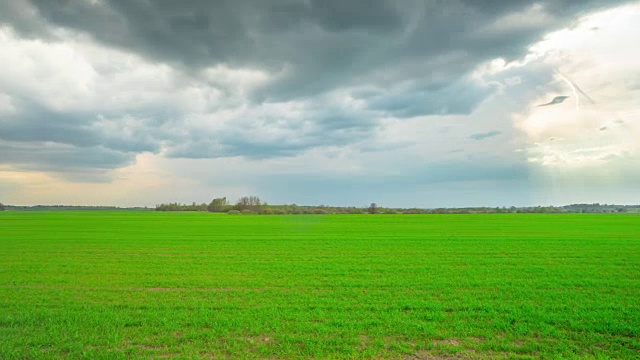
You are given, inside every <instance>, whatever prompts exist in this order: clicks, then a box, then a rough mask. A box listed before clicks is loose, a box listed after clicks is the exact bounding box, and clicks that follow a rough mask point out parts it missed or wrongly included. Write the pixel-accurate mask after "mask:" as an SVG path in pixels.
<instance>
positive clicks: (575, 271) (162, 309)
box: [0, 211, 640, 359]
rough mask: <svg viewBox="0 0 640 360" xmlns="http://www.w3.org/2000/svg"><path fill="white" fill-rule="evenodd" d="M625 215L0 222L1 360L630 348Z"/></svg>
mask: <svg viewBox="0 0 640 360" xmlns="http://www.w3.org/2000/svg"><path fill="white" fill-rule="evenodd" d="M639 339H640V216H637V215H521V214H510V215H506V214H505V215H415V216H414V215H320V216H311V215H308V216H295V215H294V216H232V215H225V214H209V213H157V212H124V211H123V212H107V211H104V212H89V211H87V212H4V213H0V358H1V359H19V358H28V359H40V358H60V357H70V358H90V359H100V358H104V359H117V358H122V359H125V358H160V357H165V358H230V359H242V358H344V359H352V358H392V359H441V358H443V359H444V358H465V359H466V358H468V359H476V358H517V359H526V358H548V359H559V358H599V359H606V358H616V359H634V358H638V357H639V356H640V355H639V354H640V340H639Z"/></svg>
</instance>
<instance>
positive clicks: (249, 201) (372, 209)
mask: <svg viewBox="0 0 640 360" xmlns="http://www.w3.org/2000/svg"><path fill="white" fill-rule="evenodd" d="M155 210H156V211H208V212H218V213H228V214H261V215H286V214H292V215H304V214H317V215H322V214H508V213H524V214H561V213H640V205H607V204H604V205H601V204H598V203H595V204H572V205H566V206H532V207H515V206H512V207H464V208H437V209H422V208H388V207H382V206H378V205H377V204H376V203H371V204H370V205H369V206H366V207H355V206H325V205H318V206H300V205H296V204H291V205H288V204H285V205H270V204H267V203H266V202H264V201H262V200H261V199H260V198H259V197H257V196H245V197H241V198H240V199H238V201H237V202H236V203H235V204H232V203H230V202H229V201H228V200H227V198H226V197H222V198H215V199H213V200H212V201H211V202H210V203H209V204H207V203H201V204H196V203H195V202H194V203H192V204H191V205H189V204H179V203H169V204H159V205H157V206H156V208H155Z"/></svg>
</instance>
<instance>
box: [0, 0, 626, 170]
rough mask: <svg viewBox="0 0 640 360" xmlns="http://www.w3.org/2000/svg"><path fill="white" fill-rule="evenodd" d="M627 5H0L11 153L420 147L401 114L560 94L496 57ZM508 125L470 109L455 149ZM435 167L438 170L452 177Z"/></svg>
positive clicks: (27, 159)
mask: <svg viewBox="0 0 640 360" xmlns="http://www.w3.org/2000/svg"><path fill="white" fill-rule="evenodd" d="M624 3H632V2H631V1H604V0H582V1H575V0H544V1H536V2H532V1H530V0H515V1H496V0H473V1H471V0H453V1H436V0H400V1H388V0H353V1H341V0H262V1H257V0H215V1H209V0H187V1H173V0H158V1H131V0H64V1H62V0H59V1H58V0H12V1H9V0H4V1H3V0H0V57H1V58H2V59H3V64H4V66H3V67H2V68H0V147H1V150H2V154H1V155H0V164H5V165H9V166H13V167H16V168H19V169H27V170H29V169H33V170H42V171H46V172H49V173H58V174H62V176H65V178H67V179H73V176H74V175H73V174H78V178H79V179H81V180H82V181H84V179H86V176H85V175H86V173H91V174H101V175H100V176H104V177H106V178H108V176H109V174H110V172H111V171H112V170H114V169H118V168H123V167H126V166H130V165H131V164H134V163H135V161H136V157H137V156H139V155H141V154H153V155H154V156H157V157H159V158H164V159H221V158H244V159H249V160H252V161H253V160H260V159H279V158H301V157H304V156H305V154H306V153H309V152H311V151H315V150H317V149H325V150H326V151H327V152H328V153H333V152H340V151H360V152H363V153H364V152H376V151H378V152H385V151H387V150H388V149H395V148H396V147H397V144H403V145H402V147H408V146H411V145H412V144H416V143H418V142H419V139H420V137H419V136H409V135H406V134H394V136H397V137H398V139H387V138H388V137H390V136H391V135H389V134H393V129H394V128H398V127H400V128H402V127H403V126H404V125H402V124H403V123H405V124H407V123H411V124H413V123H412V121H414V120H415V119H420V120H419V121H421V122H432V123H433V124H434V125H432V126H431V128H430V130H429V131H430V132H433V131H435V130H434V129H435V128H441V129H449V130H450V129H454V128H452V127H451V126H452V125H451V123H448V122H447V121H448V120H447V119H451V118H456V119H458V117H464V116H469V115H471V114H474V113H475V112H477V111H478V109H479V108H481V107H482V106H483V104H486V103H487V102H488V101H491V99H492V98H493V97H495V96H500V95H501V94H504V92H505V91H507V88H508V87H509V86H516V85H518V84H526V86H527V87H528V90H526V91H525V90H518V91H520V93H519V92H517V91H514V92H513V93H514V95H513V96H521V97H522V98H523V100H519V101H518V102H516V103H515V104H510V105H505V108H504V110H505V111H507V108H508V111H509V112H512V113H516V112H521V111H524V109H526V108H527V106H528V103H529V102H530V101H532V99H531V97H532V96H533V97H538V98H541V97H542V96H548V95H549V94H550V93H551V92H552V91H553V90H559V89H558V87H559V86H560V85H558V84H557V83H555V82H554V81H553V76H554V75H553V74H554V73H553V71H552V69H551V68H550V66H548V65H547V64H544V63H542V62H539V63H538V65H535V64H536V63H535V61H531V62H532V64H534V65H535V66H539V67H540V68H543V70H540V74H539V75H536V76H537V77H536V76H530V77H527V76H528V75H530V74H531V73H532V72H533V71H538V70H536V69H533V70H531V69H529V70H528V71H531V72H530V73H526V72H524V71H521V70H519V69H518V68H517V67H512V68H507V67H506V65H503V67H504V68H503V69H501V70H500V71H493V70H491V69H492V68H491V66H494V65H491V64H494V62H495V61H496V60H500V61H502V64H509V63H510V62H511V61H514V62H515V63H517V62H518V61H522V59H524V58H526V56H527V55H528V54H530V53H531V51H532V50H531V46H532V44H536V43H538V42H540V41H542V40H544V39H545V37H546V36H547V35H548V34H549V33H552V32H553V31H556V30H561V29H566V28H571V27H573V26H575V25H576V24H577V21H578V20H579V19H581V18H582V17H584V16H586V15H588V14H592V13H595V12H597V11H600V10H606V9H609V8H613V7H615V6H619V5H622V4H624ZM528 61H529V60H528ZM534 65H532V67H533V66H534ZM492 71H493V72H492ZM496 72H499V73H500V74H499V75H496ZM510 84H511V85H510ZM521 87H523V86H521ZM525 95H526V96H525ZM525 98H526V100H524V99H525ZM435 119H437V120H435ZM436 121H437V122H438V123H437V124H436V123H435V122H436ZM510 122H511V119H509V118H506V117H492V118H491V119H488V120H487V123H486V124H482V123H472V122H463V121H458V125H456V126H458V128H462V127H467V128H465V129H464V130H456V129H454V130H451V131H452V132H455V134H456V135H455V136H457V139H458V140H457V141H458V143H457V145H456V146H455V148H456V149H461V148H464V149H465V150H464V151H457V152H455V153H454V152H451V149H443V150H442V154H449V155H451V154H458V155H460V154H463V153H468V151H467V150H472V151H484V150H481V149H477V148H475V147H477V146H480V145H478V144H479V143H483V142H482V141H478V140H484V139H488V138H493V137H496V139H501V138H502V137H503V136H500V137H499V138H498V137H497V135H504V136H505V137H506V136H510V131H511V129H509V127H510ZM463 123H464V124H463ZM416 126H418V125H416ZM486 129H493V130H491V131H488V132H487V130H486ZM449 130H446V131H449ZM438 131H445V130H438ZM469 134H471V135H469ZM429 136H431V135H424V136H423V137H424V138H428V137H429ZM451 136H453V135H451ZM405 138H406V139H405ZM409 138H410V139H409ZM429 141H431V140H429ZM434 141H435V140H434ZM513 146H514V147H516V145H513ZM340 149H343V150H340ZM354 149H356V150H354ZM502 150H504V149H502ZM511 150H513V149H511ZM438 154H439V152H438ZM438 156H440V155H438ZM447 156H448V155H447ZM456 156H457V155H456ZM460 156H461V155H460ZM444 157H445V155H442V156H441V157H440V158H437V159H433V160H432V162H433V163H435V164H441V163H446V161H448V160H451V159H446V158H444ZM453 160H454V161H460V159H453ZM503 160H504V159H503ZM505 161H507V160H505ZM509 161H510V160H509ZM456 164H458V163H456ZM518 166H520V165H518ZM431 169H432V170H430V172H429V174H430V175H428V176H427V175H425V176H427V178H430V179H440V177H442V178H443V179H448V178H447V176H448V175H446V176H445V175H439V174H445V173H446V174H450V173H451V172H450V171H445V169H443V168H442V167H440V166H432V167H431ZM390 171H392V170H390ZM495 173H496V176H498V177H499V176H502V174H504V173H505V172H502V170H500V171H496V172H495ZM83 174H85V175H83ZM455 174H458V173H455ZM416 176H417V175H416ZM456 176H459V177H460V178H469V179H472V178H473V176H469V177H467V176H463V174H458V175H456ZM487 177H490V175H487Z"/></svg>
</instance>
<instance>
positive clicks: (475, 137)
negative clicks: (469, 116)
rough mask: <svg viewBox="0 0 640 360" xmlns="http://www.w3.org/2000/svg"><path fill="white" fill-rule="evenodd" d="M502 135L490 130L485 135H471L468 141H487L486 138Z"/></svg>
mask: <svg viewBox="0 0 640 360" xmlns="http://www.w3.org/2000/svg"><path fill="white" fill-rule="evenodd" d="M500 134H502V133H501V132H500V131H497V130H491V131H487V132H485V133H477V134H473V135H471V136H469V139H472V140H476V141H480V140H484V139H488V138H492V137H494V136H498V135H500Z"/></svg>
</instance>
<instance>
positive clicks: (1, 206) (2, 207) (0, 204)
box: [0, 203, 5, 211]
mask: <svg viewBox="0 0 640 360" xmlns="http://www.w3.org/2000/svg"><path fill="white" fill-rule="evenodd" d="M4 210H5V207H4V204H3V203H0V211H4Z"/></svg>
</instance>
